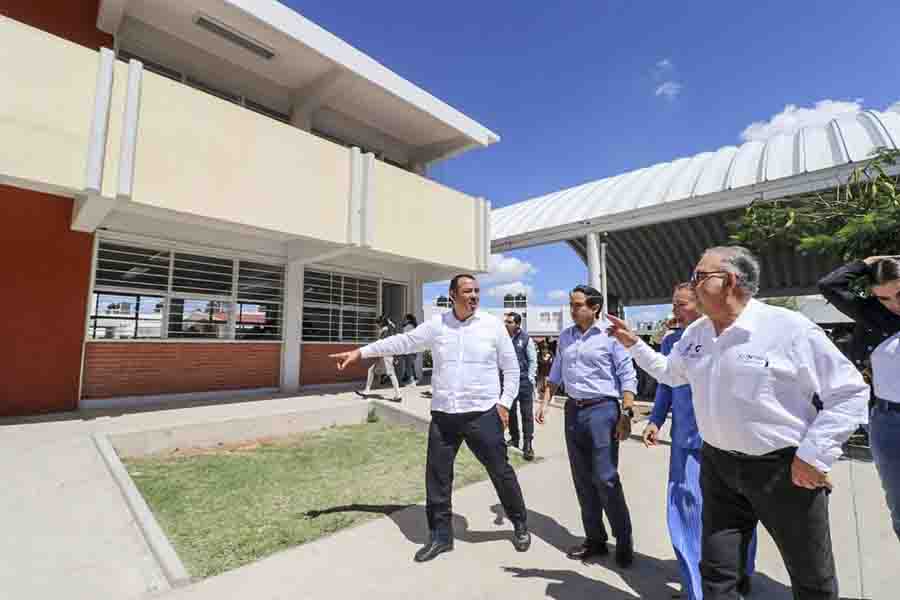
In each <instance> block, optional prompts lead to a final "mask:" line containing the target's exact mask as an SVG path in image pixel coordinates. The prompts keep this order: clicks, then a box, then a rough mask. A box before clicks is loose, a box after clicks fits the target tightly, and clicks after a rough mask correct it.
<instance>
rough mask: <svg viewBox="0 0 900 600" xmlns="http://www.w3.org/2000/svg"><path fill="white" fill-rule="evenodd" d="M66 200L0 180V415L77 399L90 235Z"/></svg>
mask: <svg viewBox="0 0 900 600" xmlns="http://www.w3.org/2000/svg"><path fill="white" fill-rule="evenodd" d="M72 206H73V202H72V200H70V199H69V198H61V197H59V196H52V195H50V194H41V193H38V192H32V191H28V190H23V189H19V188H15V187H9V186H3V185H0V207H2V209H0V211H2V212H0V215H2V217H3V220H2V233H0V277H2V284H0V290H2V293H0V416H12V415H27V414H38V413H47V412H56V411H64V410H74V409H75V408H77V406H78V376H79V372H80V369H81V345H82V340H83V339H84V319H85V311H86V308H87V306H86V304H87V293H88V283H89V280H90V276H91V251H92V248H93V236H92V235H90V234H87V233H81V232H76V231H72V230H71V229H69V224H70V223H71V222H72Z"/></svg>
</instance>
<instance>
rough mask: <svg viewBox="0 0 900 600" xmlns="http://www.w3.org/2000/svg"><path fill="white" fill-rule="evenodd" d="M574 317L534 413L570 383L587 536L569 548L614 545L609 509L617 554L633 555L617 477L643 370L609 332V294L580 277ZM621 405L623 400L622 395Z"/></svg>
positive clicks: (625, 560)
mask: <svg viewBox="0 0 900 600" xmlns="http://www.w3.org/2000/svg"><path fill="white" fill-rule="evenodd" d="M569 308H570V310H571V313H572V320H573V321H574V322H575V325H573V326H572V327H569V328H567V329H565V330H564V331H563V332H562V333H561V334H560V336H559V351H558V352H557V354H556V358H555V359H554V360H553V366H552V367H551V369H550V377H549V382H550V385H549V387H548V389H547V390H546V391H545V392H544V398H543V400H542V401H541V404H540V406H539V408H538V413H537V416H536V420H537V422H538V423H544V420H545V419H544V417H545V408H546V407H547V406H548V405H549V403H550V399H551V398H552V397H553V395H554V394H555V393H556V390H557V388H558V387H559V385H560V383H563V384H565V388H566V395H567V397H568V400H567V401H566V408H565V414H566V417H565V418H566V424H565V428H566V448H567V450H568V453H569V465H570V466H571V468H572V479H573V481H574V483H575V492H576V494H577V495H578V503H579V504H580V505H581V520H582V523H583V525H584V534H585V539H584V542H583V543H582V544H581V545H579V546H577V547H575V548H572V549H571V550H570V551H569V552H568V553H567V554H566V556H568V557H569V558H572V559H576V560H585V559H587V558H590V557H592V556H602V555H605V554H607V553H608V552H609V551H608V550H607V547H606V542H607V540H608V536H607V533H606V527H605V526H604V524H603V511H606V514H607V517H608V518H609V523H610V526H611V527H612V530H613V535H614V536H615V538H616V562H617V563H618V564H619V566H621V567H628V566H630V565H631V563H632V562H633V561H634V545H633V543H632V536H631V515H630V514H629V511H628V505H627V504H626V503H625V494H624V491H623V490H622V482H621V480H620V479H619V472H618V465H619V442H620V441H621V440H624V439H625V438H627V437H628V435H629V434H630V433H631V419H632V417H633V416H634V409H633V404H634V396H635V392H636V391H637V374H636V372H635V368H634V363H633V362H632V360H631V356H630V355H629V353H628V351H627V350H625V348H624V347H623V346H622V345H621V344H620V343H619V342H618V341H616V340H615V339H614V338H612V337H610V336H609V335H608V334H607V333H606V327H605V325H604V324H603V323H602V321H598V319H599V317H600V313H601V311H602V309H603V298H602V296H601V295H600V292H598V291H597V290H596V289H594V288H592V287H590V286H586V285H580V286H578V287H576V288H575V289H573V290H572V292H571V294H570V296H569ZM620 397H621V398H622V408H621V409H620V408H619V398H620Z"/></svg>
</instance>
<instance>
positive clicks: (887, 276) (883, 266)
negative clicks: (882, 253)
mask: <svg viewBox="0 0 900 600" xmlns="http://www.w3.org/2000/svg"><path fill="white" fill-rule="evenodd" d="M897 279H900V260H898V259H896V258H882V259H881V260H877V261H875V262H874V263H872V266H871V267H869V280H870V281H871V283H872V285H884V284H885V283H889V282H891V281H896V280H897Z"/></svg>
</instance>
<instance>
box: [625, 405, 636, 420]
mask: <svg viewBox="0 0 900 600" xmlns="http://www.w3.org/2000/svg"><path fill="white" fill-rule="evenodd" d="M622 414H623V415H626V416H627V417H628V418H629V419H633V418H634V409H633V408H631V407H630V406H629V407H628V408H623V409H622Z"/></svg>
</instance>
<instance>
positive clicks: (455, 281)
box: [450, 273, 476, 292]
mask: <svg viewBox="0 0 900 600" xmlns="http://www.w3.org/2000/svg"><path fill="white" fill-rule="evenodd" d="M460 279H471V280H472V281H476V279H475V276H474V275H470V274H468V273H460V274H459V275H456V276H454V277H453V279H451V280H450V291H451V292H455V291H456V290H457V289H458V288H459V280H460Z"/></svg>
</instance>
